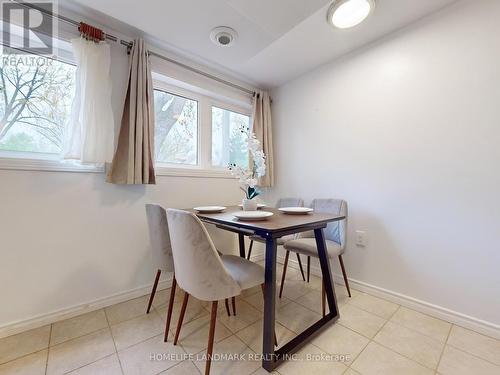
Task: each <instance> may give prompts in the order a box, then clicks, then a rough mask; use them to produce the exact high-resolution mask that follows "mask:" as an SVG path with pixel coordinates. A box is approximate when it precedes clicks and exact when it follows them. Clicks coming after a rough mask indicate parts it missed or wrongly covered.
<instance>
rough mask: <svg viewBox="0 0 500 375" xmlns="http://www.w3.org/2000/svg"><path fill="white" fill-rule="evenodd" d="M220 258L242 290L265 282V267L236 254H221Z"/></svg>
mask: <svg viewBox="0 0 500 375" xmlns="http://www.w3.org/2000/svg"><path fill="white" fill-rule="evenodd" d="M220 258H221V260H222V263H223V264H224V266H225V267H226V269H227V271H228V272H229V274H230V275H231V277H232V278H233V279H234V280H235V281H236V282H237V283H238V285H239V286H240V288H241V289H242V290H243V289H249V288H253V287H254V286H257V285H261V284H263V283H264V267H262V266H259V265H258V264H256V263H254V262H251V261H249V260H246V259H245V258H242V257H239V256H236V255H221V257H220Z"/></svg>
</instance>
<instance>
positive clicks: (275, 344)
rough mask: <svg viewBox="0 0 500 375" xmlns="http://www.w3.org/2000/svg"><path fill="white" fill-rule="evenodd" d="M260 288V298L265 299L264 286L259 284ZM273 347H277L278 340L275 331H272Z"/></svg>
mask: <svg viewBox="0 0 500 375" xmlns="http://www.w3.org/2000/svg"><path fill="white" fill-rule="evenodd" d="M260 288H261V289H262V297H263V298H264V299H266V294H265V285H264V284H260ZM274 346H278V339H277V338H276V331H274Z"/></svg>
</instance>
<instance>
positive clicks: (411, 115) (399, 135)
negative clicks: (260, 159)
mask: <svg viewBox="0 0 500 375" xmlns="http://www.w3.org/2000/svg"><path fill="white" fill-rule="evenodd" d="M499 14H500V2H499V1H496V0H474V1H461V2H459V3H457V4H455V5H454V6H452V7H450V8H447V9H445V10H444V11H442V12H441V13H438V14H436V15H434V16H432V17H430V18H427V19H424V20H421V21H420V22H419V23H418V24H416V25H413V26H412V27H409V28H407V29H405V30H401V31H400V32H398V33H396V34H393V35H391V36H390V37H388V38H386V39H385V40H383V41H380V42H378V43H376V44H374V45H371V46H367V47H366V48H364V49H363V50H361V51H358V52H356V53H354V54H351V55H349V56H347V57H346V58H344V59H342V60H339V61H335V62H332V63H330V64H328V65H326V66H323V67H320V68H319V69H317V70H315V71H313V72H311V73H308V74H307V75H305V76H303V77H300V78H298V79H296V80H295V81H293V82H290V83H288V84H286V85H284V86H282V87H280V88H279V89H277V90H275V92H274V93H273V100H274V107H273V115H274V125H275V136H274V139H275V140H276V141H275V142H276V145H275V147H276V154H275V160H276V164H277V165H276V171H277V188H276V189H275V190H274V191H273V192H272V194H271V196H272V199H271V200H274V199H276V198H277V197H278V196H302V197H303V198H305V199H306V200H308V201H310V200H311V199H312V198H314V197H338V198H344V199H346V200H347V201H348V203H349V209H350V218H349V219H350V222H349V244H348V250H347V253H346V255H345V262H346V267H347V270H348V274H349V275H350V277H351V278H353V279H355V280H359V281H362V282H364V283H368V284H371V285H373V286H376V287H379V288H385V289H388V290H390V291H393V292H396V293H401V294H403V295H406V296H409V297H412V298H416V299H419V300H422V301H424V302H428V303H431V304H435V305H438V306H441V307H444V308H447V309H450V310H453V311H455V312H458V313H462V314H466V315H469V316H471V317H473V318H477V319H479V320H484V321H487V322H489V323H492V324H493V325H495V324H496V325H497V328H500V327H499V325H500V292H499V291H500V272H499V270H500V245H499V234H500V196H499V191H500V172H499V168H498V165H499V160H500V147H499V140H500V68H499V66H500V65H499V61H500V40H499V35H500V22H499V18H498V15H499ZM358 229H359V230H366V231H367V232H368V241H369V244H368V246H367V247H366V248H360V247H356V246H355V245H354V231H355V230H358ZM334 264H335V265H338V264H337V263H334Z"/></svg>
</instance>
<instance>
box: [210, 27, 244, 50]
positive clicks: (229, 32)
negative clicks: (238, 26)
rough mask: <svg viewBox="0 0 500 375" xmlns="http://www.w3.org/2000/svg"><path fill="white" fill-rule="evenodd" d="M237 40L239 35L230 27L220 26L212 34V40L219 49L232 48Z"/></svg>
mask: <svg viewBox="0 0 500 375" xmlns="http://www.w3.org/2000/svg"><path fill="white" fill-rule="evenodd" d="M236 39H238V33H237V32H236V31H235V30H234V29H231V28H230V27H226V26H219V27H216V28H215V29H213V30H212V31H211V32H210V40H211V41H212V42H213V43H214V44H216V45H217V46H219V47H229V46H232V45H233V44H234V43H235V42H236Z"/></svg>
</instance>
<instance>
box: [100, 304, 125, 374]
mask: <svg viewBox="0 0 500 375" xmlns="http://www.w3.org/2000/svg"><path fill="white" fill-rule="evenodd" d="M103 311H104V317H105V318H106V322H107V323H108V329H109V334H110V335H111V340H113V346H114V347H115V354H116V358H117V359H118V364H119V365H120V370H121V372H122V374H125V372H124V371H123V366H122V361H121V360H120V356H119V355H118V349H117V347H116V342H115V337H114V336H113V331H112V330H111V324H109V319H108V314H107V313H106V309H103Z"/></svg>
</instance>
